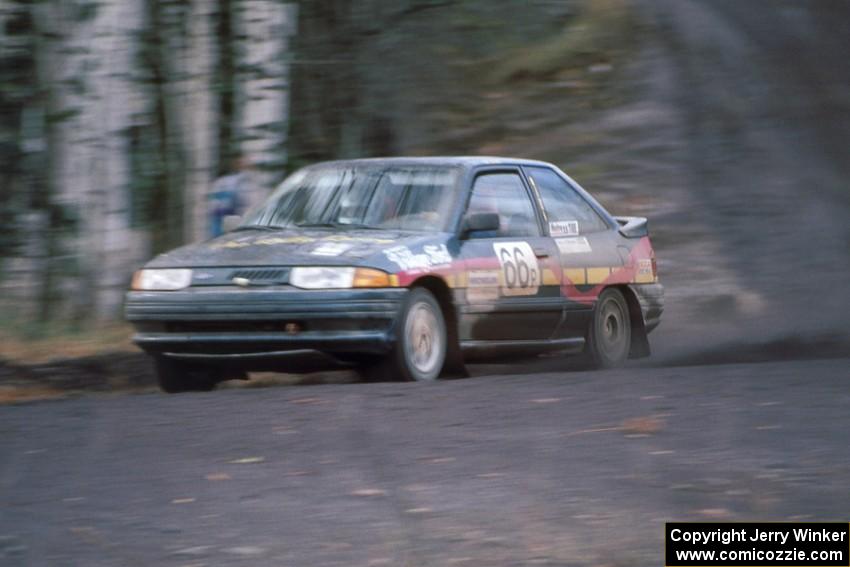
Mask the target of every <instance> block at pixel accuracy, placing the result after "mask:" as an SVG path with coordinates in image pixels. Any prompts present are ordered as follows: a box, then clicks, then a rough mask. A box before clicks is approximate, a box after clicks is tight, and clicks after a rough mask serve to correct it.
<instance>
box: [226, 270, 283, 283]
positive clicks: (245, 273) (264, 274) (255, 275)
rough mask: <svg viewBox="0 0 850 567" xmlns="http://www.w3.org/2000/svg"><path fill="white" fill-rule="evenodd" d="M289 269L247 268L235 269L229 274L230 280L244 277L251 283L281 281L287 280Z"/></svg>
mask: <svg viewBox="0 0 850 567" xmlns="http://www.w3.org/2000/svg"><path fill="white" fill-rule="evenodd" d="M287 272H288V270H283V269H246V270H234V271H233V272H231V273H230V275H229V276H228V279H229V280H233V279H234V278H242V279H246V280H249V281H250V282H251V283H280V282H284V281H285V280H286V275H287Z"/></svg>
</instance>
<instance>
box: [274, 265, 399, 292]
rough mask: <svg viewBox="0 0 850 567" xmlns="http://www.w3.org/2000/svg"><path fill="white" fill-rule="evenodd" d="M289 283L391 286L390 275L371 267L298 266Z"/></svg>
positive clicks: (320, 286) (316, 286)
mask: <svg viewBox="0 0 850 567" xmlns="http://www.w3.org/2000/svg"><path fill="white" fill-rule="evenodd" d="M289 283H290V284H291V285H293V286H295V287H300V288H303V289H349V288H352V287H391V286H392V283H391V281H390V275H389V274H387V273H386V272H382V271H381V270H373V269H371V268H350V267H330V266H325V267H319V266H317V267H312V266H311V267H306V266H305V267H298V268H292V272H291V273H290V274H289Z"/></svg>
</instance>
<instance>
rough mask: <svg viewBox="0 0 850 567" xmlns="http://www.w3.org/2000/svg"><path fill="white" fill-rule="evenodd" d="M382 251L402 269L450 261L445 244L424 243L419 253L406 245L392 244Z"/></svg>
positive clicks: (431, 265) (426, 267)
mask: <svg viewBox="0 0 850 567" xmlns="http://www.w3.org/2000/svg"><path fill="white" fill-rule="evenodd" d="M383 252H384V256H386V257H387V259H388V260H390V261H391V262H395V263H396V264H397V265H398V267H399V268H401V269H402V270H404V271H409V270H424V269H429V268H433V267H435V266H441V265H445V264H450V263H451V261H452V256H451V254H449V251H448V249H447V248H446V245H445V244H439V245H435V244H428V245H425V246H423V247H422V252H421V253H414V252H413V251H411V250H410V248H408V247H407V246H393V247H392V248H387V249H386V250H384V251H383Z"/></svg>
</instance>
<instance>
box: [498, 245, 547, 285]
mask: <svg viewBox="0 0 850 567" xmlns="http://www.w3.org/2000/svg"><path fill="white" fill-rule="evenodd" d="M493 250H494V251H495V252H496V256H497V257H498V258H499V264H500V265H501V266H502V274H503V275H504V278H505V285H504V287H503V288H502V292H503V293H504V294H505V295H533V294H535V293H537V289H538V287H539V285H540V268H539V267H538V265H537V258H536V257H535V256H534V251H532V249H531V246H530V245H529V244H528V242H494V243H493Z"/></svg>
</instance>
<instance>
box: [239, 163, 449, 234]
mask: <svg viewBox="0 0 850 567" xmlns="http://www.w3.org/2000/svg"><path fill="white" fill-rule="evenodd" d="M457 178H458V169H457V168H454V167H448V166H442V167H440V166H416V165H413V166H409V165H405V166H402V165H398V166H396V165H390V166H386V165H384V166H379V165H326V166H321V165H320V166H314V167H308V168H305V169H301V170H299V171H297V172H295V173H293V174H292V175H290V176H289V177H288V178H287V179H285V180H284V181H283V183H281V184H280V185H279V186H278V188H277V189H276V190H275V191H274V193H272V195H271V197H269V198H268V200H267V201H266V202H265V203H264V204H263V205H261V206H260V207H259V208H258V209H256V210H254V211H253V212H251V213H249V215H248V217H247V218H246V219H245V222H244V223H243V226H250V225H254V226H272V227H307V226H327V227H334V228H337V227H356V228H373V229H398V230H411V231H422V232H426V231H428V232H433V231H442V230H445V225H446V222H447V220H448V217H449V212H450V210H451V207H452V204H453V201H454V199H453V197H454V195H455V191H456V186H457Z"/></svg>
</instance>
